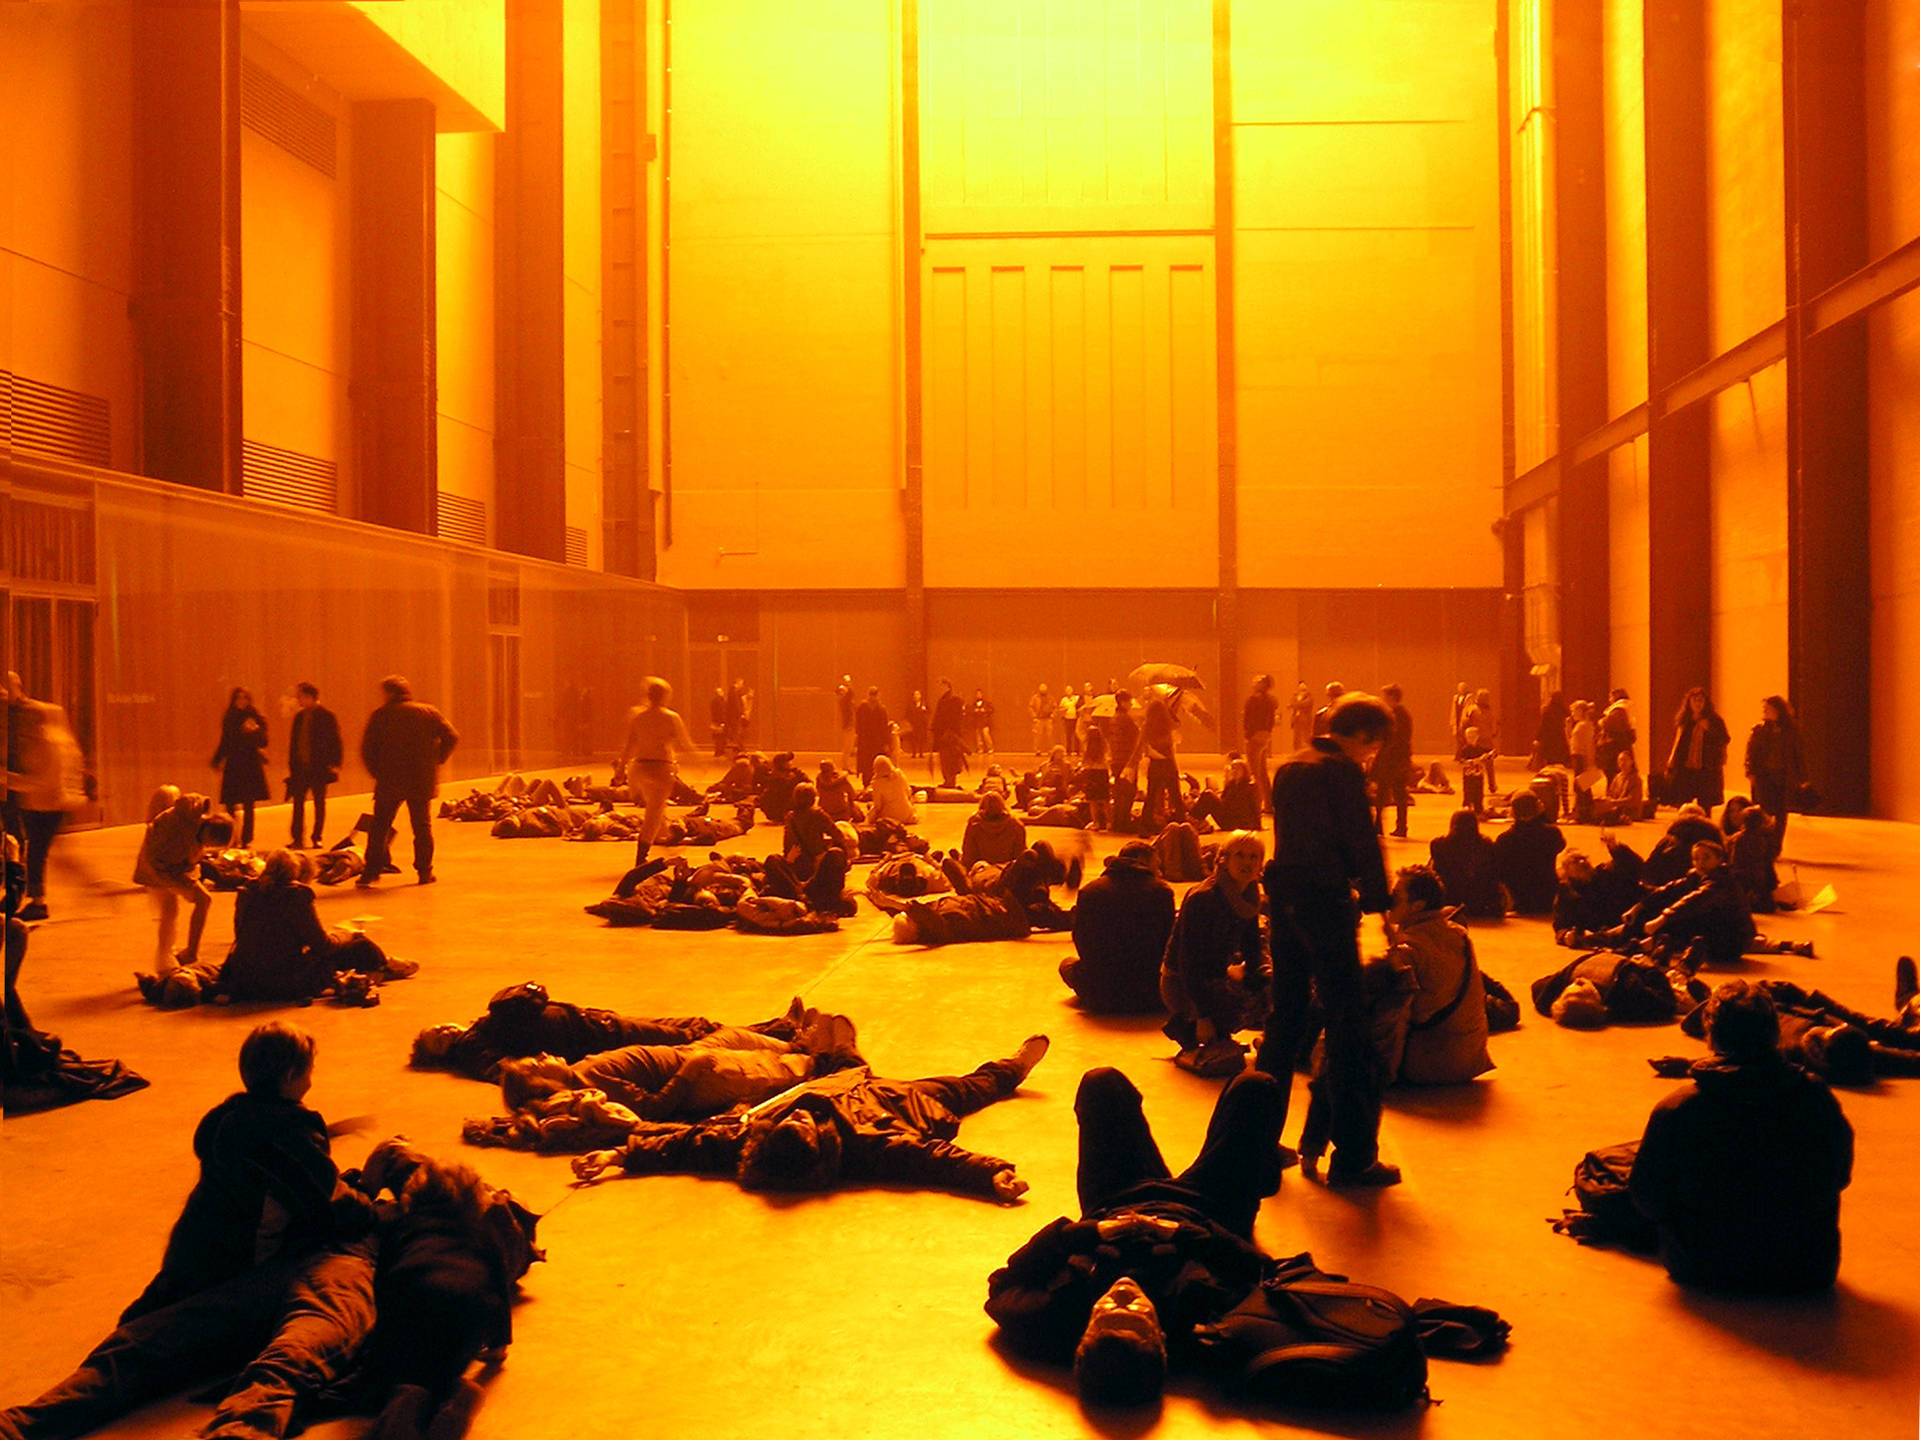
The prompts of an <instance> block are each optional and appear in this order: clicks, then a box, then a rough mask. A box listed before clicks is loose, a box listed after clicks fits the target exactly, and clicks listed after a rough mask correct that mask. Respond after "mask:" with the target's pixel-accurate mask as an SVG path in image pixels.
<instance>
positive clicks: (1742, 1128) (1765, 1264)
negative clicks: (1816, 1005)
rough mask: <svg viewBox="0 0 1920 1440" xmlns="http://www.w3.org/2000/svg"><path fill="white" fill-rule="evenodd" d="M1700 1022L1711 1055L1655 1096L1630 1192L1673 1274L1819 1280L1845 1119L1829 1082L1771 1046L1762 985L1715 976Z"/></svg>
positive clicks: (1830, 1263) (1849, 1169)
mask: <svg viewBox="0 0 1920 1440" xmlns="http://www.w3.org/2000/svg"><path fill="white" fill-rule="evenodd" d="M1705 1025H1706V1033H1707V1040H1708V1043H1709V1044H1711V1045H1712V1047H1713V1052H1714V1053H1713V1057H1712V1058H1711V1059H1708V1060H1702V1061H1700V1062H1699V1063H1698V1064H1696V1065H1694V1066H1693V1068H1692V1070H1691V1072H1690V1073H1691V1077H1692V1080H1693V1084H1692V1086H1690V1087H1688V1088H1687V1089H1684V1090H1678V1091H1676V1092H1675V1093H1673V1094H1672V1095H1669V1096H1668V1097H1667V1098H1666V1099H1664V1100H1662V1101H1661V1102H1660V1103H1659V1104H1658V1105H1656V1106H1655V1107H1654V1110H1653V1114H1652V1115H1651V1116H1649V1117H1648V1120H1647V1128H1646V1133H1645V1135H1644V1136H1643V1137H1642V1138H1641V1141H1640V1150H1639V1154H1638V1155H1637V1156H1636V1157H1635V1159H1634V1162H1633V1170H1632V1173H1631V1175H1630V1176H1629V1179H1628V1184H1627V1189H1628V1193H1629V1194H1630V1195H1631V1196H1632V1197H1633V1203H1634V1204H1635V1205H1636V1206H1637V1207H1638V1208H1639V1210H1640V1212H1641V1213H1642V1214H1643V1215H1645V1216H1646V1217H1647V1218H1648V1219H1649V1220H1651V1221H1653V1223H1654V1224H1655V1226H1657V1227H1658V1229H1659V1233H1660V1250H1661V1258H1662V1259H1664V1260H1665V1262H1666V1266H1667V1273H1668V1274H1669V1275H1670V1276H1672V1277H1673V1279H1675V1280H1677V1281H1679V1282H1680V1283H1681V1284H1683V1285H1700V1286H1706V1287H1709V1288H1712V1289H1716V1290H1729V1291H1748V1292H1760V1293H1772V1294H1798V1293H1805V1292H1809V1291H1815V1290H1825V1289H1827V1288H1829V1287H1830V1286H1831V1285H1832V1284H1833V1282H1834V1277H1835V1275H1836V1273H1837V1272H1838V1270H1839V1267H1840V1192H1841V1191H1842V1190H1844V1189H1846V1188H1847V1184H1848V1182H1849V1181H1850V1180H1851V1179H1852V1175H1853V1128H1852V1127H1851V1126H1850V1125H1849V1124H1848V1123H1847V1118H1846V1116H1845V1115H1844V1114H1842V1113H1841V1110H1840V1106H1839V1103H1838V1102H1837V1101H1836V1100H1835V1099H1834V1098H1833V1092H1832V1091H1830V1090H1828V1089H1827V1087H1826V1086H1825V1085H1824V1084H1822V1083H1821V1082H1820V1081H1818V1080H1816V1079H1813V1078H1812V1077H1810V1076H1808V1075H1807V1074H1806V1073H1805V1072H1803V1071H1801V1070H1799V1069H1796V1068H1795V1067H1794V1066H1791V1065H1789V1064H1787V1063H1786V1061H1785V1060H1784V1059H1783V1058H1782V1057H1781V1054H1780V1024H1779V1018H1778V1016H1777V1015H1776V1013H1775V1011H1774V1005H1773V1001H1772V1000H1771V999H1770V998H1769V996H1768V995H1767V992H1766V991H1765V990H1763V989H1760V988H1759V987H1757V986H1753V985H1749V984H1747V983H1746V982H1745V981H1739V980H1736V981H1733V982H1731V983H1729V984H1726V985H1722V986H1721V987H1720V988H1719V989H1718V990H1716V991H1715V992H1714V995H1713V999H1712V1001H1711V1002H1710V1004H1709V1006H1708V1009H1707V1013H1706V1017H1705Z"/></svg>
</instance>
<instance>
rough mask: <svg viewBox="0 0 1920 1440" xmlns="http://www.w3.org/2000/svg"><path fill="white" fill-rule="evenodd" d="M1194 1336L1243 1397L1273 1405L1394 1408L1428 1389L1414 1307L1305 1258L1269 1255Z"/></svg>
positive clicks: (1410, 1401)
mask: <svg viewBox="0 0 1920 1440" xmlns="http://www.w3.org/2000/svg"><path fill="white" fill-rule="evenodd" d="M1194 1337H1195V1339H1197V1340H1198V1341H1199V1342H1200V1344H1201V1346H1202V1347H1203V1349H1204V1351H1205V1353H1206V1354H1207V1356H1208V1357H1209V1359H1211V1360H1212V1361H1213V1362H1214V1363H1215V1364H1216V1365H1218V1366H1220V1367H1221V1368H1222V1369H1223V1370H1225V1371H1226V1372H1227V1373H1228V1375H1229V1377H1230V1378H1231V1379H1233V1380H1234V1381H1235V1382H1236V1383H1237V1385H1238V1386H1239V1388H1240V1389H1241V1390H1242V1391H1243V1392H1244V1393H1245V1394H1247V1395H1248V1396H1250V1397H1252V1398H1253V1399H1256V1400H1261V1401H1266V1402H1269V1403H1272V1404H1279V1405H1298V1406H1324V1407H1330V1408H1340V1409H1370V1410H1398V1409H1404V1408H1406V1407H1407V1406H1409V1405H1412V1404H1414V1403H1416V1402H1417V1401H1419V1400H1421V1399H1422V1398H1424V1397H1425V1395H1426V1393H1427V1357H1426V1353H1425V1352H1424V1351H1423V1350H1421V1348H1420V1331H1419V1327H1418V1324H1417V1323H1416V1320H1415V1317H1414V1312H1413V1308H1412V1307H1411V1306H1409V1305H1408V1304H1407V1302H1406V1301H1404V1300H1402V1299H1401V1298H1400V1297H1399V1296H1398V1295H1395V1294H1393V1293H1392V1292H1390V1291H1387V1290H1381V1289H1378V1288H1376V1287H1374V1286H1372V1285H1356V1284H1354V1283H1352V1282H1351V1281H1349V1280H1348V1279H1347V1278H1346V1277H1345V1276H1343V1275H1329V1274H1327V1273H1326V1272H1325V1271H1323V1270H1321V1269H1319V1268H1318V1267H1317V1266H1316V1265H1315V1264H1314V1263H1313V1257H1312V1256H1311V1255H1306V1254H1302V1255H1296V1256H1294V1257H1293V1258H1292V1259H1290V1260H1279V1261H1275V1262H1274V1268H1273V1270H1272V1272H1271V1273H1270V1274H1269V1275H1268V1276H1267V1278H1266V1279H1265V1280H1264V1281H1262V1282H1261V1284H1260V1286H1259V1288H1257V1289H1256V1290H1254V1292H1253V1293H1252V1294H1250V1295H1248V1296H1247V1297H1246V1299H1244V1300H1242V1301H1241V1302H1240V1303H1239V1304H1238V1305H1236V1306H1234V1308H1233V1309H1232V1310H1230V1311H1228V1312H1227V1314H1226V1315H1225V1316H1223V1317H1222V1318H1221V1319H1220V1320H1218V1321H1216V1322H1214V1323H1213V1324H1210V1325H1202V1326H1199V1327H1197V1328H1196V1329H1195V1330H1194Z"/></svg>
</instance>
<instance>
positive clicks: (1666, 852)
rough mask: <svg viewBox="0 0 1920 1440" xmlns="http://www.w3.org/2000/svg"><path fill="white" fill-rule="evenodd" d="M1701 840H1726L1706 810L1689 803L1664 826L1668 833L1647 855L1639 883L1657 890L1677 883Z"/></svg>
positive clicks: (1688, 865) (1712, 842)
mask: <svg viewBox="0 0 1920 1440" xmlns="http://www.w3.org/2000/svg"><path fill="white" fill-rule="evenodd" d="M1702 840H1705V841H1708V842H1710V843H1711V844H1714V845H1724V844H1726V840H1727V837H1726V836H1724V835H1722V834H1721V833H1720V827H1719V826H1718V825H1716V824H1714V823H1713V820H1712V818H1711V817H1709V816H1708V814H1707V812H1706V811H1705V809H1703V808H1702V807H1701V806H1700V805H1698V804H1696V803H1695V802H1693V801H1691V800H1689V801H1688V802H1687V803H1686V804H1685V805H1682V806H1681V807H1680V813H1679V814H1678V815H1676V816H1674V817H1673V823H1672V824H1671V825H1669V826H1667V833H1666V834H1664V835H1662V836H1661V837H1660V839H1659V841H1658V842H1657V843H1656V844H1655V845H1654V847H1653V849H1652V851H1650V852H1649V853H1648V855H1647V863H1646V867H1645V869H1644V870H1643V871H1642V872H1641V875H1640V879H1641V882H1642V883H1643V884H1645V885H1647V886H1648V887H1649V888H1651V889H1655V890H1657V889H1659V888H1660V887H1661V886H1662V885H1666V884H1670V883H1671V882H1673V881H1675V880H1678V879H1679V878H1680V877H1681V876H1683V875H1685V874H1686V873H1687V870H1688V868H1689V867H1690V866H1691V865H1692V863H1693V847H1694V846H1696V845H1698V844H1699V843H1700V842H1701V841H1702Z"/></svg>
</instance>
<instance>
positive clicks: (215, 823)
mask: <svg viewBox="0 0 1920 1440" xmlns="http://www.w3.org/2000/svg"><path fill="white" fill-rule="evenodd" d="M208 804H209V802H208V801H207V800H205V799H204V798H203V799H202V800H201V801H200V811H201V815H202V817H203V818H202V819H201V821H200V834H199V840H200V843H201V844H202V845H212V846H214V847H215V848H218V847H220V846H223V845H227V844H229V843H231V841H232V840H233V817H232V816H231V815H220V814H212V815H209V814H207V813H206V809H207V805H208Z"/></svg>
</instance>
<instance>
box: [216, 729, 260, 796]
mask: <svg viewBox="0 0 1920 1440" xmlns="http://www.w3.org/2000/svg"><path fill="white" fill-rule="evenodd" d="M212 763H213V764H215V765H224V766H225V767H226V768H225V769H223V770H222V771H221V772H220V803H221V804H222V805H242V804H245V803H246V802H247V801H249V800H265V799H268V798H269V792H268V790H267V722H266V719H265V717H264V716H262V715H261V713H260V712H259V711H258V710H256V709H254V708H253V707H252V706H251V705H249V706H248V707H247V708H246V709H244V710H235V709H233V708H232V707H231V706H229V707H228V708H227V713H226V714H225V715H223V716H221V717H220V748H219V749H217V750H215V751H214V752H213V762H212Z"/></svg>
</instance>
